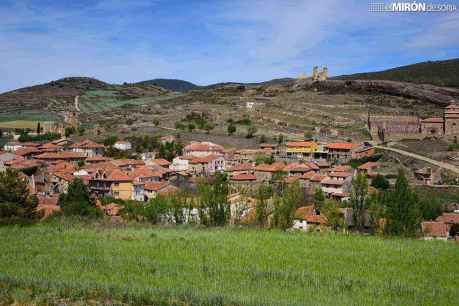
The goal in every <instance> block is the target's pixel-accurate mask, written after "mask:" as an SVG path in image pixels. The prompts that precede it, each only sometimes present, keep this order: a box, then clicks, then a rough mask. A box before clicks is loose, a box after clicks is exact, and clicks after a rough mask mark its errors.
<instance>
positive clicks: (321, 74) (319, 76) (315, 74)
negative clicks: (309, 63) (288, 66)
mask: <svg viewBox="0 0 459 306" xmlns="http://www.w3.org/2000/svg"><path fill="white" fill-rule="evenodd" d="M306 79H307V76H306V74H304V73H302V74H300V75H299V76H298V80H306ZM311 79H312V81H314V82H319V81H326V80H327V79H328V68H327V67H322V71H319V67H318V66H314V67H313V68H312V76H311Z"/></svg>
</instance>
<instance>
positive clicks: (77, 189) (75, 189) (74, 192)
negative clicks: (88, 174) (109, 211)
mask: <svg viewBox="0 0 459 306" xmlns="http://www.w3.org/2000/svg"><path fill="white" fill-rule="evenodd" d="M59 205H60V206H61V208H62V212H63V213H64V215H66V216H83V217H99V216H101V215H102V212H101V211H100V210H99V209H97V207H96V205H95V203H94V201H93V200H92V199H91V198H90V197H89V189H88V186H86V185H85V184H84V182H83V181H82V180H81V179H80V178H76V179H75V180H73V182H72V183H70V185H69V188H68V191H67V193H66V194H61V195H60V197H59Z"/></svg>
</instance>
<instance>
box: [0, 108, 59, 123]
mask: <svg viewBox="0 0 459 306" xmlns="http://www.w3.org/2000/svg"><path fill="white" fill-rule="evenodd" d="M18 120H20V121H35V122H37V121H58V120H59V116H58V115H56V114H53V113H51V112H46V111H32V110H25V111H21V112H8V113H0V122H6V121H18Z"/></svg>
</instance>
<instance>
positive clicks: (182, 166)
mask: <svg viewBox="0 0 459 306" xmlns="http://www.w3.org/2000/svg"><path fill="white" fill-rule="evenodd" d="M169 169H171V170H173V171H175V172H185V171H188V169H189V159H188V158H184V157H183V156H177V157H175V158H174V159H173V160H172V163H171V164H170V165H169Z"/></svg>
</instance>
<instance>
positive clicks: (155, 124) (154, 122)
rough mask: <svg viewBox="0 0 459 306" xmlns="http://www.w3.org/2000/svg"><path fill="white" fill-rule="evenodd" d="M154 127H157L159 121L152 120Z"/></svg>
mask: <svg viewBox="0 0 459 306" xmlns="http://www.w3.org/2000/svg"><path fill="white" fill-rule="evenodd" d="M153 124H154V126H159V119H156V118H155V119H153Z"/></svg>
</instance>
